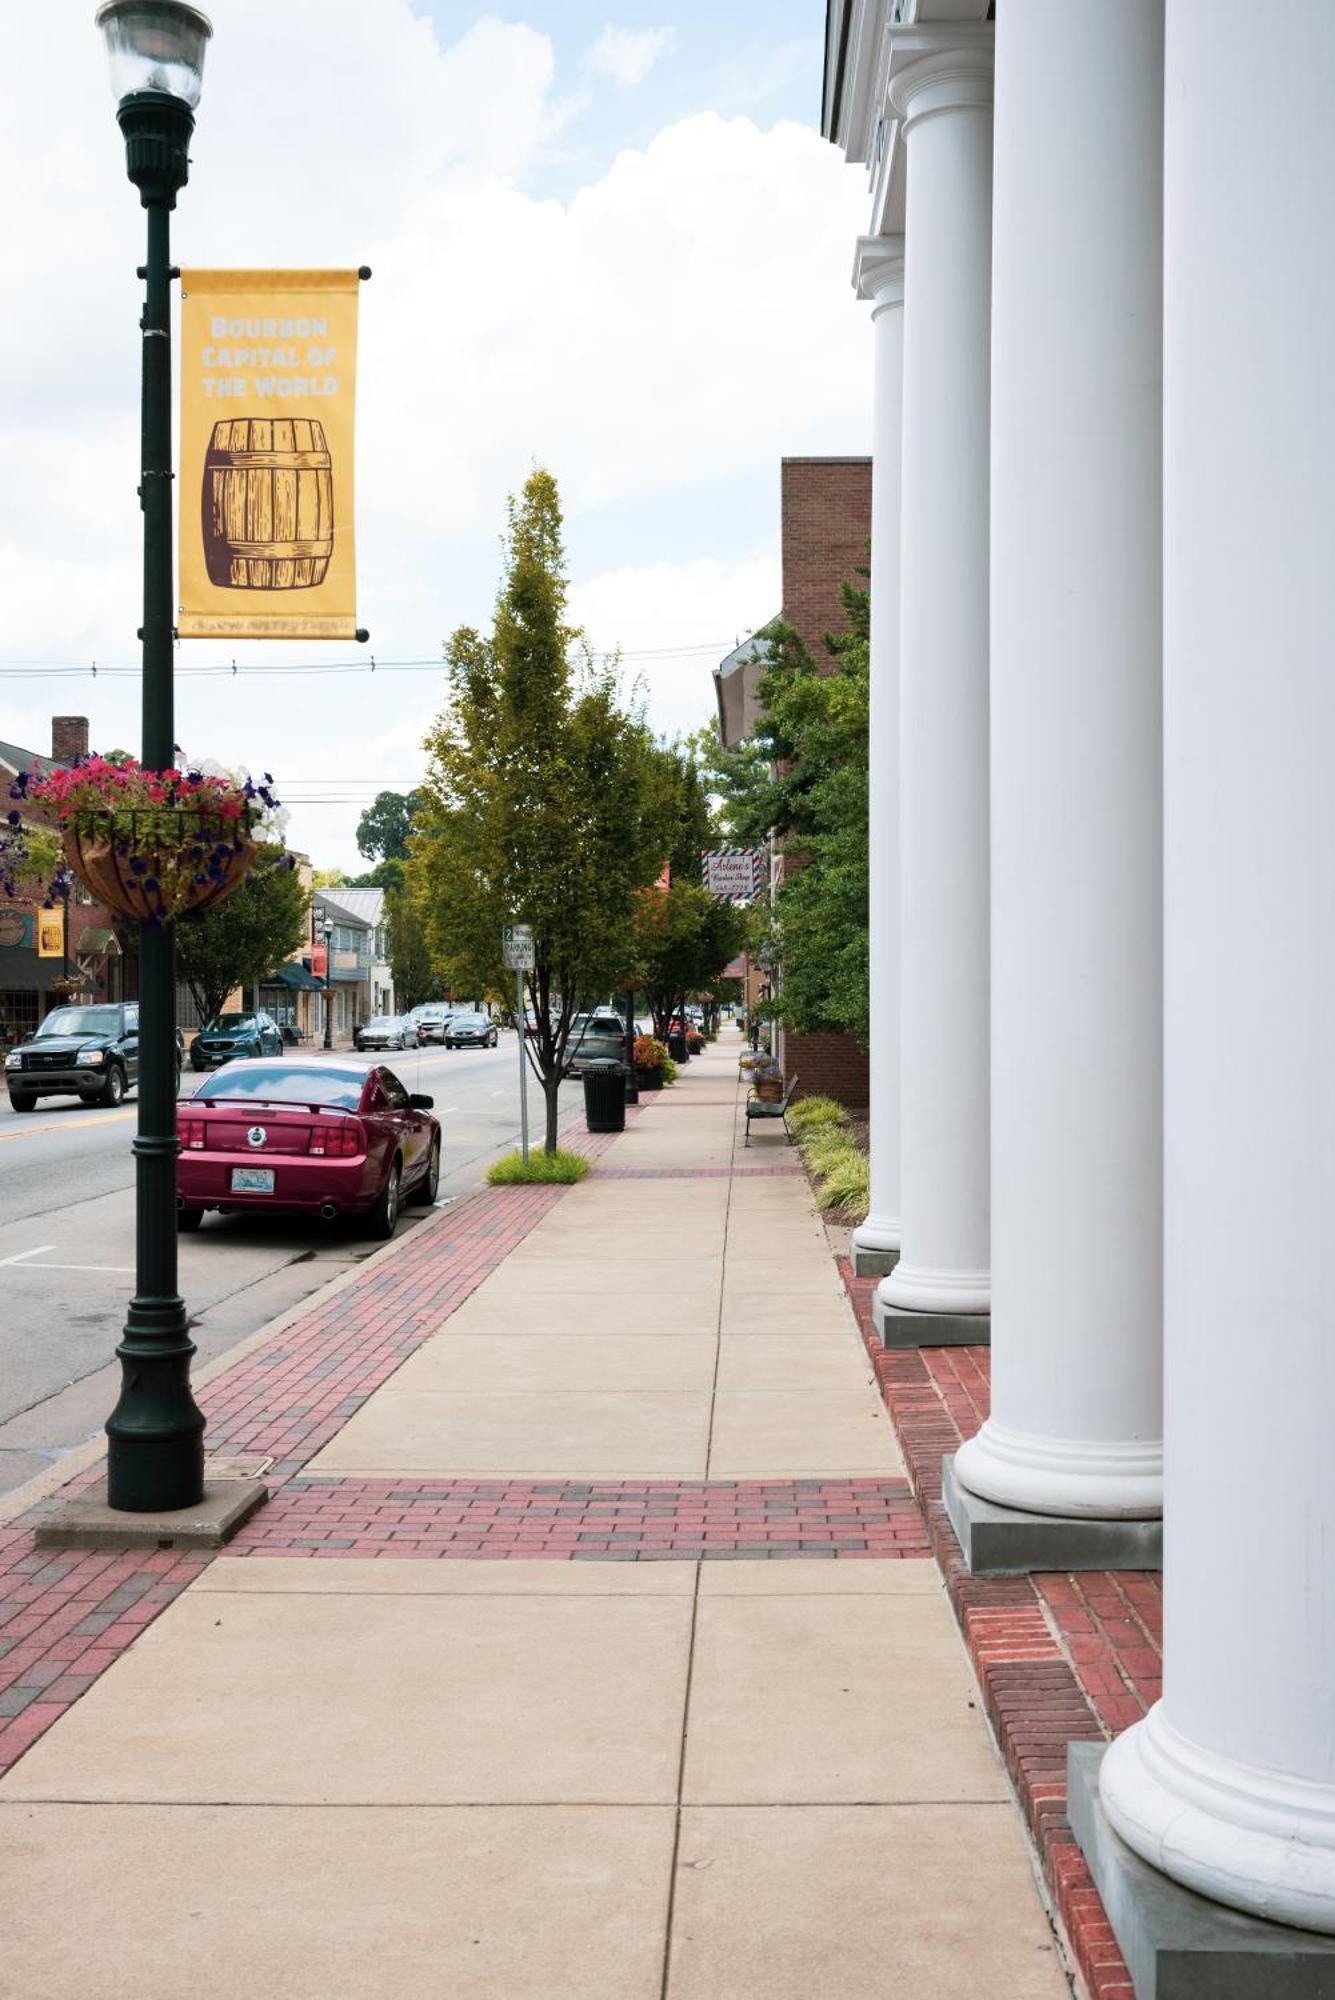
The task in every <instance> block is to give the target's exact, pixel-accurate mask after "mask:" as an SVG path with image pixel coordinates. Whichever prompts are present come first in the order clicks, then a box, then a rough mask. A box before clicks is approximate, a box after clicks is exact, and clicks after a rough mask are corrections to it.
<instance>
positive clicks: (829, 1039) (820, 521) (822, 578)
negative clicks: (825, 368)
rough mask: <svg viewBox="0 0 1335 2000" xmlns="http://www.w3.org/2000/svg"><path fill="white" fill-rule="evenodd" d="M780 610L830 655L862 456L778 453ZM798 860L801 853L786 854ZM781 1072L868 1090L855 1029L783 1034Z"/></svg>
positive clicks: (867, 516)
mask: <svg viewBox="0 0 1335 2000" xmlns="http://www.w3.org/2000/svg"><path fill="white" fill-rule="evenodd" d="M780 519H781V523H782V534H783V617H784V619H785V620H786V622H787V623H788V624H789V625H793V626H795V627H796V629H797V630H798V631H799V632H800V633H801V635H802V637H803V639H804V640H805V641H806V645H807V648H808V650H809V652H810V654H811V657H812V658H813V660H815V662H816V664H817V666H820V667H823V666H824V665H825V664H826V663H827V661H828V660H829V654H828V653H827V652H826V650H825V634H826V633H827V632H842V631H844V630H846V628H847V625H848V620H847V618H846V617H845V616H844V608H843V605H842V604H841V602H840V599H839V590H840V586H841V585H842V584H845V583H847V582H848V581H849V580H850V579H852V580H854V581H858V580H859V579H860V575H861V572H862V571H863V570H864V569H865V568H866V566H867V548H868V543H869V541H870V539H871V460H870V459H869V458H785V459H784V460H783V464H782V469H781V501H780ZM794 863H795V864H796V865H797V866H800V865H801V861H800V857H798V856H794V857H792V861H791V862H786V864H785V865H786V866H791V865H793V864H794ZM784 1070H785V1073H786V1075H787V1076H788V1077H789V1078H791V1077H793V1076H799V1077H801V1079H802V1081H801V1084H800V1086H799V1088H798V1093H797V1094H798V1096H799V1097H809V1096H810V1097H816V1096H819V1097H833V1098H835V1099H836V1100H837V1101H838V1102H839V1103H840V1104H844V1105H847V1106H848V1108H849V1110H851V1111H862V1110H865V1108H866V1105H867V1100H868V1097H869V1095H870V1088H871V1086H870V1083H869V1080H868V1073H867V1058H866V1055H865V1053H864V1052H863V1050H862V1049H861V1048H860V1047H859V1045H858V1041H857V1037H856V1036H854V1035H795V1034H793V1033H792V1032H791V1031H789V1032H788V1033H787V1034H785V1036H784Z"/></svg>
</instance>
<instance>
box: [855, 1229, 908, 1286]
mask: <svg viewBox="0 0 1335 2000" xmlns="http://www.w3.org/2000/svg"><path fill="white" fill-rule="evenodd" d="M848 1249H849V1256H850V1257H851V1258H852V1261H853V1276H854V1277H855V1278H888V1277H889V1275H890V1273H891V1272H892V1271H893V1270H894V1268H895V1265H896V1264H897V1263H898V1262H899V1224H898V1223H897V1222H879V1221H877V1219H876V1218H875V1217H874V1216H871V1215H869V1216H868V1217H867V1220H866V1221H865V1222H860V1223H859V1224H858V1226H857V1228H856V1229H855V1230H854V1231H853V1236H852V1240H851V1242H850V1244H849V1246H848Z"/></svg>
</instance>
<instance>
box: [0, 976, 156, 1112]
mask: <svg viewBox="0 0 1335 2000" xmlns="http://www.w3.org/2000/svg"><path fill="white" fill-rule="evenodd" d="M177 1073H178V1077H179V1073H180V1056H179V1042H178V1056H177ZM138 1075H139V1009H138V1007H137V1006H136V1005H135V1004H134V1003H133V1002H129V1003H126V1004H122V1003H120V1002H114V1003H113V1002H105V1003H101V1004H98V1005H94V1006H77V1007H55V1008H53V1009H52V1011H51V1012H50V1013H49V1014H48V1015H47V1017H46V1019H45V1020H44V1021H43V1022H42V1025H41V1027H40V1028H39V1029H38V1030H37V1033H36V1034H35V1035H34V1036H33V1037H32V1039H31V1041H27V1042H20V1043H18V1044H17V1046H16V1047H14V1048H12V1049H11V1050H10V1051H9V1053H8V1055H7V1056H6V1057H5V1083H6V1084H7V1086H8V1089H9V1101H10V1103H11V1104H12V1105H13V1107H14V1109H15V1111H31V1110H33V1108H34V1107H35V1105H36V1103H37V1100H38V1098H39V1097H73V1096H77V1097H81V1098H82V1099H83V1101H84V1103H85V1104H112V1105H114V1104H119V1103H120V1101H121V1099H122V1098H123V1097H124V1095H125V1093H126V1091H127V1090H128V1089H129V1088H130V1086H131V1085H132V1084H133V1083H134V1082H135V1080H136V1079H137V1077H138Z"/></svg>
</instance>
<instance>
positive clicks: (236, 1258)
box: [0, 1033, 580, 1493]
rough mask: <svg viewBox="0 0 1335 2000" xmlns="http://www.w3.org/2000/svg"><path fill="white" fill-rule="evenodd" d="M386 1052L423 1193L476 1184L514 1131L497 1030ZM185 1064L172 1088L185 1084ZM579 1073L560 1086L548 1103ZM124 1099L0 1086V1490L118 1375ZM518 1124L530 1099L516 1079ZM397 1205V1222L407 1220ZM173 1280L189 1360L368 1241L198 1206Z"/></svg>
mask: <svg viewBox="0 0 1335 2000" xmlns="http://www.w3.org/2000/svg"><path fill="white" fill-rule="evenodd" d="M348 1060H351V1061H354V1062H359V1063H360V1062H365V1063H370V1062H372V1061H374V1060H381V1061H386V1062H388V1064H389V1066H390V1067H391V1068H393V1069H395V1070H396V1071H397V1073H398V1074H399V1076H400V1077H401V1078H402V1080H403V1083H404V1084H405V1086H406V1087H407V1088H408V1089H409V1090H412V1091H418V1090H421V1091H425V1092H427V1093H428V1094H429V1095H431V1096H432V1097H434V1099H435V1111H436V1115H437V1116H438V1117H439V1119H440V1123H441V1145H442V1151H441V1180H440V1194H439V1200H440V1202H441V1203H447V1202H449V1201H451V1200H457V1199H458V1198H459V1196H460V1195H463V1194H467V1193H469V1192H470V1191H471V1190H472V1189H473V1188H475V1187H478V1186H480V1185H481V1184H482V1180H483V1175H484V1173H485V1170H486V1167H487V1165H488V1163H489V1162H490V1161H491V1160H493V1159H494V1158H495V1157H496V1155H497V1154H498V1153H503V1152H507V1151H508V1150H509V1149H510V1148H511V1147H512V1146H514V1145H517V1144H518V1141H519V1073H518V1070H519V1065H518V1053H517V1051H516V1048H515V1039H514V1036H513V1034H505V1033H503V1034H502V1036H501V1041H500V1046H499V1048H497V1049H494V1050H478V1051H476V1052H474V1051H471V1050H465V1049H452V1050H445V1049H435V1048H433V1049H421V1050H417V1051H410V1052H408V1053H406V1054H404V1055H402V1056H398V1055H390V1056H388V1057H380V1058H374V1057H370V1056H366V1057H350V1058H348ZM197 1081H199V1079H197V1078H194V1077H193V1076H192V1073H191V1072H190V1071H189V1070H188V1069H187V1071H186V1075H185V1080H184V1082H183V1085H182V1088H183V1091H186V1092H188V1091H189V1090H190V1089H191V1088H192V1087H193V1084H194V1083H195V1082H197ZM579 1089H580V1086H579V1085H578V1084H577V1083H576V1084H567V1085H565V1087H564V1089H563V1091H562V1099H563V1111H566V1112H568V1111H569V1109H570V1108H572V1107H574V1106H577V1105H578V1102H579V1096H578V1093H579ZM136 1115H137V1114H136V1110H135V1100H134V1098H133V1096H131V1098H130V1099H129V1100H128V1102H127V1103H126V1104H125V1105H123V1106H122V1107H121V1108H120V1109H119V1110H116V1111H109V1110H90V1109H89V1108H88V1107H87V1106H85V1105H83V1104H80V1103H79V1101H78V1099H77V1098H70V1099H66V1098H55V1097H52V1098H44V1099H43V1100H42V1102H41V1103H40V1104H39V1105H38V1107H37V1109H36V1111H34V1112H29V1113H25V1114H24V1115H22V1116H18V1115H16V1114H15V1113H14V1112H13V1111H12V1110H11V1109H10V1106H9V1101H8V1098H7V1096H6V1095H5V1094H4V1092H3V1091H0V1493H2V1492H7V1491H8V1490H9V1489H10V1488H12V1487H14V1486H17V1485H18V1484H19V1483H20V1482H21V1481H22V1480H24V1479H27V1478H28V1477H30V1475H31V1474H32V1473H34V1472H36V1471H38V1470H40V1469H41V1468H42V1467H43V1466H45V1465H47V1464H49V1463H50V1462H51V1461H52V1460H53V1459H54V1458H58V1457H59V1456H60V1455H61V1453H63V1452H65V1451H68V1450H69V1449H71V1447H72V1446H74V1445H77V1444H80V1443H82V1442H83V1440H84V1439H85V1438H88V1437H90V1436H92V1435H93V1434H94V1433H96V1432H97V1431H100V1430H101V1428H102V1425H103V1423H104V1422H105V1421H106V1418H107V1415H108V1414H109V1412H110V1410H111V1408H112V1405H113V1404H114V1402H115V1400H116V1394H117V1389H118V1385H119V1380H120V1368H119V1364H118V1363H117V1362H116V1360H115V1358H114V1352H115V1347H116V1343H117V1341H118V1339H119V1338H120V1329H121V1325H122V1322H123V1320H124V1317H125V1307H126V1302H127V1300H128V1299H129V1297H130V1294H131V1292H132V1291H133V1289H134V1270H133V1263H134V1165H133V1161H132V1158H131V1155H130V1141H131V1139H132V1138H133V1136H134V1129H135V1118H136ZM529 1119H530V1133H531V1134H532V1135H533V1136H534V1137H536V1138H537V1139H538V1140H539V1141H540V1140H541V1133H542V1098H541V1094H540V1092H539V1091H538V1090H537V1088H536V1086H535V1085H534V1083H533V1080H532V1078H530V1087H529ZM423 1214H424V1211H423V1210H421V1209H420V1208H409V1209H408V1210H406V1211H405V1213H404V1216H403V1218H402V1220H401V1221H400V1223H399V1228H400V1230H401V1231H402V1230H406V1229H413V1228H416V1227H417V1226H418V1225H419V1223H420V1222H421V1220H422V1218H423ZM178 1241H179V1246H180V1281H181V1291H182V1294H183V1295H184V1297H185V1300H186V1303H187V1305H188V1307H189V1309H190V1313H191V1316H192V1323H193V1335H194V1339H195V1342H196V1344H197V1346H198V1349H199V1358H200V1360H201V1361H202V1360H209V1359H212V1357H213V1356H214V1355H217V1354H222V1353H224V1352H226V1350H227V1349H228V1348H229V1347H231V1346H234V1345H235V1343H236V1342H237V1341H239V1340H243V1339H245V1337H246V1336H247V1335H248V1334H250V1333H253V1332H254V1331H255V1330H256V1329H257V1328H258V1327H261V1326H263V1325H264V1324H265V1322H266V1321H268V1320H270V1319H273V1318H274V1317H275V1316H276V1315H277V1314H279V1313H281V1312H285V1311H286V1310H287V1309H288V1308H289V1307H290V1306H293V1305H296V1304H298V1303H299V1302H300V1300H301V1299H303V1298H305V1297H306V1296H307V1295H308V1294H309V1293H311V1292H313V1291H315V1290H317V1289H318V1288H319V1287H320V1286H321V1285H323V1284H326V1283H328V1281H329V1279H330V1278H332V1277H335V1276H336V1275H337V1274H338V1273H339V1272H340V1271H342V1270H346V1269H347V1268H348V1266H349V1265H350V1264H352V1263H355V1262H358V1261H359V1260H360V1259H362V1258H364V1257H367V1256H369V1255H370V1254H371V1252H372V1250H373V1249H374V1248H375V1247H376V1246H375V1244H374V1243H373V1242H372V1241H370V1240H369V1239H367V1238H365V1237H361V1236H359V1235H357V1233H356V1227H355V1224H336V1225H334V1226H332V1227H327V1226H326V1225H325V1224H323V1223H321V1222H319V1221H317V1220H309V1221H308V1220H306V1219H305V1218H301V1217H287V1218H283V1217H278V1216H275V1217H272V1218H264V1217H258V1218H251V1217H249V1216H217V1215H211V1216H208V1217H206V1218H205V1221H204V1226H203V1228H202V1229H201V1230H200V1231H199V1233H198V1234H197V1235H192V1236H182V1237H180V1238H179V1239H178Z"/></svg>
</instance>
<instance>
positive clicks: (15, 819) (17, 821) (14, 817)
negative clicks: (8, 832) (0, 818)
mask: <svg viewBox="0 0 1335 2000" xmlns="http://www.w3.org/2000/svg"><path fill="white" fill-rule="evenodd" d="M5 818H6V819H7V820H8V822H9V824H10V825H11V826H22V824H23V820H22V817H21V815H20V814H18V813H16V812H12V813H6V814H5Z"/></svg>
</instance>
